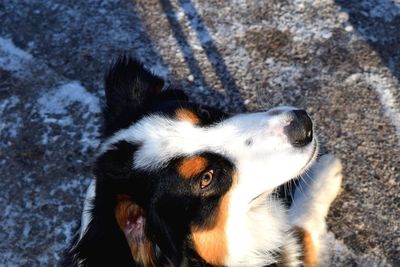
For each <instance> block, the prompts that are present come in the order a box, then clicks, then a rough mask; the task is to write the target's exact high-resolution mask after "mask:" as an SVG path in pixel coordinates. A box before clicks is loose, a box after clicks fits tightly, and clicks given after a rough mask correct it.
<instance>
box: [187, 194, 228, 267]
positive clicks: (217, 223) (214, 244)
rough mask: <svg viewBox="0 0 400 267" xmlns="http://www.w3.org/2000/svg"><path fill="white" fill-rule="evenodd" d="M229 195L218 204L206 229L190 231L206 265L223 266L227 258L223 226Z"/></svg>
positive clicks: (226, 215)
mask: <svg viewBox="0 0 400 267" xmlns="http://www.w3.org/2000/svg"><path fill="white" fill-rule="evenodd" d="M228 208H229V194H228V195H225V196H224V197H223V198H222V200H221V203H220V206H219V208H218V211H217V214H215V217H214V219H213V221H211V222H210V225H209V227H207V228H206V229H195V228H194V229H192V239H193V244H194V246H195V249H196V251H197V253H198V254H199V255H200V257H202V258H203V259H204V260H205V261H206V262H207V263H209V264H212V265H217V266H223V265H224V264H225V261H226V258H227V256H228V247H227V238H226V233H225V226H226V221H227V217H228Z"/></svg>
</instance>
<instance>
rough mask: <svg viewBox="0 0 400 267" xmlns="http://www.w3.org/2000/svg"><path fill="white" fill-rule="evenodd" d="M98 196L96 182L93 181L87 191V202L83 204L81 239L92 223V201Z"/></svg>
mask: <svg viewBox="0 0 400 267" xmlns="http://www.w3.org/2000/svg"><path fill="white" fill-rule="evenodd" d="M95 195H96V180H95V179H93V180H92V181H90V185H89V188H88V189H87V191H86V196H85V202H84V204H83V212H82V218H81V231H80V235H79V239H81V238H82V237H83V235H84V234H85V232H86V230H87V228H88V226H89V223H90V221H91V220H92V214H91V210H92V201H93V199H94V197H95Z"/></svg>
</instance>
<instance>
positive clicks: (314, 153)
mask: <svg viewBox="0 0 400 267" xmlns="http://www.w3.org/2000/svg"><path fill="white" fill-rule="evenodd" d="M312 142H313V143H312V146H313V147H312V152H311V155H310V157H309V159H308V161H307V162H306V164H304V166H303V167H302V168H301V169H300V170H299V172H298V173H297V174H296V175H294V176H293V177H292V178H290V179H288V180H287V181H284V182H282V183H281V184H279V185H278V186H277V187H275V188H274V189H273V190H272V191H274V190H276V189H277V188H278V187H279V186H281V185H283V184H285V183H287V182H289V181H291V180H297V179H298V178H299V177H300V176H301V175H302V174H304V173H305V172H306V171H307V170H308V169H309V168H310V167H311V165H312V164H313V163H314V162H315V160H316V158H317V155H318V142H317V140H316V139H315V138H314V139H313V141H312ZM270 192H271V190H270V189H269V190H267V191H264V192H262V193H261V194H258V195H257V196H255V197H254V198H252V199H251V200H250V202H249V204H250V205H252V206H254V205H256V206H257V204H259V203H262V202H264V200H265V199H266V198H267V197H268V196H269V195H270Z"/></svg>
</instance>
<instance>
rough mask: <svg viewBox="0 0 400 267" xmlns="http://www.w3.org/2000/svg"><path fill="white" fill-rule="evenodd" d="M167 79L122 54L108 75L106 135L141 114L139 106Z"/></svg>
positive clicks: (150, 97) (151, 97) (149, 98)
mask: <svg viewBox="0 0 400 267" xmlns="http://www.w3.org/2000/svg"><path fill="white" fill-rule="evenodd" d="M163 86H164V81H163V80H162V79H161V78H160V77H158V76H156V75H154V74H152V73H151V72H150V71H148V70H147V69H145V68H144V66H143V64H142V63H140V62H139V61H137V60H135V59H133V58H131V57H129V56H120V57H119V58H118V59H117V60H116V61H115V63H114V64H113V65H112V66H111V67H110V69H109V71H108V72H107V74H106V77H105V95H106V110H105V122H106V129H105V132H106V135H109V134H111V133H113V132H115V131H116V130H118V129H121V128H125V127H127V126H129V124H130V123H131V122H132V121H134V120H135V116H139V115H140V114H139V112H138V111H139V110H140V109H142V108H143V107H144V106H146V104H147V103H148V102H149V101H151V100H152V99H153V98H154V97H156V96H157V95H159V94H160V93H161V89H162V88H163Z"/></svg>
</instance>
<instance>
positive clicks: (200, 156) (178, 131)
mask: <svg viewBox="0 0 400 267" xmlns="http://www.w3.org/2000/svg"><path fill="white" fill-rule="evenodd" d="M163 86H164V83H163V81H162V79H160V78H159V77H157V76H155V75H153V74H152V73H150V72H149V71H147V70H146V69H144V68H143V66H142V65H141V64H140V63H138V62H136V61H134V60H132V59H130V58H126V57H122V58H120V59H119V60H118V61H117V62H116V63H115V64H114V65H113V66H112V67H111V69H110V71H109V72H108V75H107V76H106V101H107V103H106V111H105V135H106V137H105V140H104V142H103V144H102V148H101V153H100V155H99V157H98V159H97V162H96V169H95V174H96V197H95V199H94V203H93V210H92V212H91V216H92V221H91V223H90V224H89V226H88V229H86V230H85V234H84V235H83V237H82V239H81V240H80V242H79V243H78V246H77V248H76V251H77V252H78V255H79V258H80V259H81V260H82V261H86V262H87V263H90V261H91V259H90V255H91V254H96V255H97V256H98V255H101V254H102V253H107V249H106V247H107V246H108V247H109V250H111V249H112V250H113V251H114V250H119V252H114V254H115V253H117V254H119V255H113V256H109V257H120V258H119V259H114V262H115V263H117V262H126V261H127V258H126V255H127V253H128V255H129V257H131V258H132V259H133V261H132V264H138V265H144V266H153V265H160V264H161V262H169V263H172V264H173V265H179V264H184V262H185V261H187V262H189V261H190V260H191V259H196V260H199V261H202V262H204V263H208V264H212V265H225V264H227V263H229V262H234V260H233V259H234V258H235V257H237V255H238V254H240V253H241V251H242V250H246V249H247V248H246V246H248V245H249V244H248V243H246V242H251V241H248V240H247V239H246V236H245V235H246V231H248V229H247V228H249V227H252V226H251V225H248V224H246V223H243V222H242V221H243V218H244V217H246V216H247V213H248V212H250V211H251V210H252V209H255V208H256V207H257V206H260V205H262V204H260V203H263V202H264V201H265V200H266V198H267V197H268V196H269V195H270V193H272V191H273V190H274V189H275V188H276V187H278V186H279V185H281V184H283V183H285V182H287V181H289V180H290V179H292V178H295V177H296V176H298V175H299V174H301V173H302V172H303V171H304V169H306V168H307V167H308V165H309V164H310V163H311V161H312V160H313V158H314V156H315V154H316V142H315V138H314V137H313V132H312V130H313V129H312V127H313V126H312V123H311V120H310V118H309V117H308V115H307V114H306V113H305V111H303V110H298V109H295V108H291V107H281V108H274V109H271V110H269V111H267V112H259V113H250V114H240V115H234V116H229V115H227V114H225V113H223V112H221V111H218V110H216V109H213V108H210V107H207V106H204V105H198V104H195V103H192V102H190V101H188V98H187V96H186V95H185V94H184V92H183V91H180V90H172V89H168V90H162V89H163ZM121 240H123V244H124V245H121V244H120V243H121ZM238 240H242V241H240V242H238ZM101 242H106V243H108V244H105V245H104V246H102V245H100V243H101ZM117 243H118V244H117ZM91 244H92V245H91ZM93 244H96V246H95V247H97V248H98V249H99V251H97V252H96V251H92V252H90V251H91V250H94V249H95V247H93V246H94V245H93ZM90 246H92V248H90ZM249 246H250V245H249ZM123 257H125V259H124V260H121V258H123ZM93 262H94V261H93ZM188 265H190V264H189V263H188Z"/></svg>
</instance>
